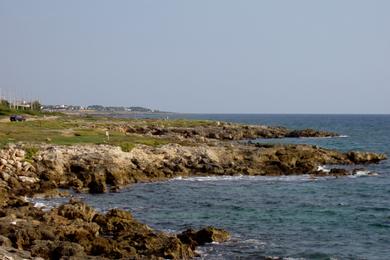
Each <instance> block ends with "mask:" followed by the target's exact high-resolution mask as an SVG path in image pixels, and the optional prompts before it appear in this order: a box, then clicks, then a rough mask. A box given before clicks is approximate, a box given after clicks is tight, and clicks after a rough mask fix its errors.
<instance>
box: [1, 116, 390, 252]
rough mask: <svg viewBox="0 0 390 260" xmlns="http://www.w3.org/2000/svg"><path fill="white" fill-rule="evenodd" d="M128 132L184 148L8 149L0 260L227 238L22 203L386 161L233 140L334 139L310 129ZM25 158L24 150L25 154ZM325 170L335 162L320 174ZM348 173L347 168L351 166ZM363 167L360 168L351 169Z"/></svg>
mask: <svg viewBox="0 0 390 260" xmlns="http://www.w3.org/2000/svg"><path fill="white" fill-rule="evenodd" d="M110 129H111V130H113V129H116V130H119V131H122V132H125V133H131V134H142V135H153V136H169V137H170V138H175V139H177V140H182V139H186V140H188V145H182V144H177V143H171V144H167V145H162V146H158V147H151V146H146V145H138V146H136V147H135V148H133V149H132V150H131V151H130V152H124V151H122V150H121V149H120V148H119V147H114V146H110V145H73V146H60V145H48V144H39V145H37V144H35V149H36V150H34V151H35V152H34V154H31V152H30V153H29V152H28V151H29V147H30V145H29V144H17V145H8V146H7V147H5V148H3V149H2V150H1V151H0V193H1V197H0V206H1V208H0V249H1V250H0V256H1V255H3V256H8V257H11V256H12V257H13V259H23V258H24V259H34V258H35V259H39V257H41V258H44V259H104V258H111V259H112V258H115V259H117V258H124V259H166V258H172V259H189V258H192V257H194V256H196V251H195V249H196V247H197V246H199V245H202V244H204V243H208V242H212V241H219V242H222V241H225V240H226V239H228V237H229V235H228V233H227V232H226V231H223V230H220V229H217V228H214V227H207V228H205V229H202V230H199V231H194V230H187V231H184V232H183V233H181V234H165V233H162V232H158V231H154V230H152V229H151V228H149V227H148V226H147V225H144V224H142V223H139V222H138V221H137V220H135V219H133V217H132V216H131V214H130V213H129V212H126V211H123V210H118V209H113V210H110V211H109V212H107V213H105V214H102V213H98V212H96V211H95V210H94V209H92V208H90V207H89V206H88V205H86V204H84V203H82V202H80V201H75V200H72V201H70V202H69V203H67V204H65V205H62V206H60V207H58V208H55V209H52V210H50V211H43V210H42V209H39V208H36V207H34V206H33V205H32V204H31V203H29V202H28V201H26V199H25V197H26V196H27V197H34V196H38V195H39V196H53V195H58V189H59V188H61V189H73V190H75V191H76V192H89V193H103V192H115V191H117V190H119V189H121V188H122V187H124V186H127V185H130V184H133V183H139V182H151V181H161V180H167V179H170V178H174V177H179V176H180V177H186V176H206V175H217V176H218V175H237V174H242V175H251V176H256V175H271V176H278V175H297V174H311V175H312V176H314V177H315V176H324V175H335V176H339V175H349V174H353V172H352V171H348V170H346V169H344V168H340V167H338V165H351V166H353V167H354V165H362V164H368V163H378V162H380V161H382V160H385V159H386V155H384V154H377V153H366V152H348V153H342V152H339V151H334V150H329V149H323V148H320V147H317V146H311V145H261V144H250V143H247V144H244V143H239V142H235V141H238V140H243V139H254V138H282V137H334V136H337V134H335V133H330V132H321V131H315V130H311V129H306V130H301V131H290V130H288V129H285V128H275V127H266V126H243V125H237V124H229V123H220V122H215V123H210V124H208V125H202V126H194V127H191V128H189V127H177V126H175V127H162V126H158V125H157V126H156V125H153V126H150V125H149V126H144V125H142V124H134V123H133V124H132V125H126V124H125V125H124V124H121V125H120V124H117V125H115V124H114V125H112V126H111V128H110ZM26 151H27V152H26ZM322 165H334V168H333V169H330V170H329V171H324V170H323V169H322V168H321V166H322ZM353 167H352V168H353ZM356 167H361V166H356Z"/></svg>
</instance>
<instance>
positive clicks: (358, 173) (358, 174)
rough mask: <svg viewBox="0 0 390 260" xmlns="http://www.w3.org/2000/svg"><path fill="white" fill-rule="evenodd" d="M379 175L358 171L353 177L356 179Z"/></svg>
mask: <svg viewBox="0 0 390 260" xmlns="http://www.w3.org/2000/svg"><path fill="white" fill-rule="evenodd" d="M378 175H379V174H378V173H376V172H371V171H368V170H358V171H356V172H354V173H353V175H352V176H354V177H363V176H378Z"/></svg>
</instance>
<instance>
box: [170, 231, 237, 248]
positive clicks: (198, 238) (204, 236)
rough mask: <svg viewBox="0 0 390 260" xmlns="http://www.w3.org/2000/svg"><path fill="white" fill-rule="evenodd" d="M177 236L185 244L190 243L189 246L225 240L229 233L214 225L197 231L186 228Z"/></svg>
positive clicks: (193, 246)
mask: <svg viewBox="0 0 390 260" xmlns="http://www.w3.org/2000/svg"><path fill="white" fill-rule="evenodd" d="M177 237H178V238H179V239H180V241H182V242H183V243H185V244H188V245H190V247H191V248H193V249H194V248H195V247H197V246H201V245H204V244H206V243H211V242H225V241H227V240H228V239H229V238H230V234H229V233H228V232H227V231H225V230H223V229H218V228H215V227H206V228H203V229H201V230H199V231H194V230H193V229H187V230H186V231H184V232H182V233H181V234H179V235H177Z"/></svg>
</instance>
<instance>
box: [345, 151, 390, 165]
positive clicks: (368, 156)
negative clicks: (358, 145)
mask: <svg viewBox="0 0 390 260" xmlns="http://www.w3.org/2000/svg"><path fill="white" fill-rule="evenodd" d="M347 157H348V159H349V160H351V161H352V162H353V163H356V164H364V163H378V162H380V161H382V160H386V159H387V156H386V155H385V154H378V153H368V152H349V153H347Z"/></svg>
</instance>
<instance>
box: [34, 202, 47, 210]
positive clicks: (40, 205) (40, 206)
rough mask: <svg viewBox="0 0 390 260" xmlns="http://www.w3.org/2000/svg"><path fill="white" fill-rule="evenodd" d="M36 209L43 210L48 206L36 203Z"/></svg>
mask: <svg viewBox="0 0 390 260" xmlns="http://www.w3.org/2000/svg"><path fill="white" fill-rule="evenodd" d="M34 207H35V208H39V209H41V208H46V207H47V206H46V204H45V203H42V202H36V203H34Z"/></svg>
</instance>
